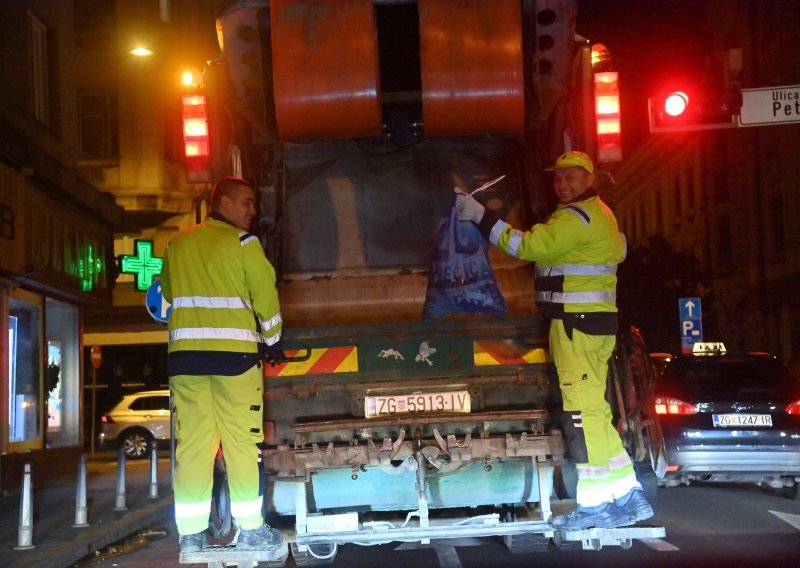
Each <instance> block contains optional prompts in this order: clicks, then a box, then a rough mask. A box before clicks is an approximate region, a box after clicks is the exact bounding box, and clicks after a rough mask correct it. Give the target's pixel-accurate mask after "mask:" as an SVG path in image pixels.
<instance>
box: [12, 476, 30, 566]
mask: <svg viewBox="0 0 800 568" xmlns="http://www.w3.org/2000/svg"><path fill="white" fill-rule="evenodd" d="M19 500H20V503H19V534H18V536H17V546H15V547H14V550H30V549H31V548H35V545H34V544H33V503H32V500H33V487H32V485H31V464H30V463H26V464H25V470H24V471H23V473H22V492H21V493H20V497H19Z"/></svg>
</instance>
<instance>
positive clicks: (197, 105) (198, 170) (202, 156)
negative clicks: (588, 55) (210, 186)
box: [182, 93, 211, 183]
mask: <svg viewBox="0 0 800 568" xmlns="http://www.w3.org/2000/svg"><path fill="white" fill-rule="evenodd" d="M182 101H183V146H184V151H185V154H186V181H187V182H189V183H208V182H210V181H211V160H210V157H211V149H210V147H209V138H208V111H207V106H206V96H205V95H204V94H198V93H193V94H189V95H183V97H182Z"/></svg>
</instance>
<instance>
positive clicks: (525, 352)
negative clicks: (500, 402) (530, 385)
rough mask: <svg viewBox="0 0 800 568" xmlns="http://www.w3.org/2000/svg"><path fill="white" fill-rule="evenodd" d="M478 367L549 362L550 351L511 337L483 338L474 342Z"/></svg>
mask: <svg viewBox="0 0 800 568" xmlns="http://www.w3.org/2000/svg"><path fill="white" fill-rule="evenodd" d="M472 354H473V361H474V364H475V366H476V367H481V366H487V365H525V364H526V363H548V362H550V361H552V359H551V358H550V352H549V351H548V350H547V349H544V348H542V347H530V346H528V345H524V344H522V343H520V342H519V341H514V340H511V339H482V340H480V341H473V343H472Z"/></svg>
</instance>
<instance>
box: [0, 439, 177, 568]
mask: <svg viewBox="0 0 800 568" xmlns="http://www.w3.org/2000/svg"><path fill="white" fill-rule="evenodd" d="M75 467H76V473H75V474H74V475H70V476H65V477H64V478H59V479H58V480H56V481H51V482H49V483H48V485H47V487H42V486H41V484H37V482H36V479H35V478H34V479H32V485H33V498H32V507H31V508H32V511H33V539H32V540H33V543H32V544H33V545H34V546H35V548H33V549H30V550H14V547H15V546H17V542H18V534H19V515H20V493H19V491H15V492H12V493H9V494H8V495H6V496H0V551H2V552H0V566H3V567H5V566H9V567H11V566H13V567H17V566H36V567H37V568H66V567H68V566H71V565H72V564H73V563H75V562H77V561H78V560H80V559H82V558H84V557H85V556H87V555H89V554H93V553H94V552H95V551H96V550H99V549H102V548H104V547H105V546H107V545H109V544H112V543H114V542H117V541H119V540H121V539H123V538H125V537H126V536H128V535H130V534H132V533H134V532H136V531H138V530H139V529H142V528H144V527H147V526H149V525H152V524H154V523H156V522H158V521H160V520H163V519H168V518H171V517H172V515H173V501H172V488H171V485H170V460H169V456H168V453H167V452H164V451H160V452H159V460H158V494H159V497H158V498H156V499H151V498H150V497H149V493H150V460H149V459H146V460H127V464H126V469H125V478H126V483H125V494H126V499H125V501H126V503H125V504H126V506H127V510H125V511H114V506H115V504H116V496H117V469H118V467H117V462H116V455H115V454H110V453H105V452H103V453H100V452H98V453H96V454H95V456H93V457H89V459H88V463H87V479H86V506H87V522H88V523H89V526H88V527H83V528H73V527H72V525H73V524H74V522H75V493H76V488H77V464H76V466H75Z"/></svg>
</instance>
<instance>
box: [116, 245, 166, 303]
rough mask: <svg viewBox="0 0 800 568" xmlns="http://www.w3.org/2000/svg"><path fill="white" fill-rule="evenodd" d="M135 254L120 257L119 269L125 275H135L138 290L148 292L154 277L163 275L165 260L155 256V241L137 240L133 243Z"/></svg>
mask: <svg viewBox="0 0 800 568" xmlns="http://www.w3.org/2000/svg"><path fill="white" fill-rule="evenodd" d="M133 250H134V254H132V255H120V257H119V268H120V272H123V273H124V274H133V276H134V280H136V289H137V290H141V291H142V292H144V291H146V290H147V289H148V288H149V287H150V284H151V283H152V282H153V277H154V276H158V275H159V274H161V265H162V264H163V263H164V259H162V258H159V257H157V256H155V255H154V254H153V241H149V240H143V239H136V240H135V241H134V242H133Z"/></svg>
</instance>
